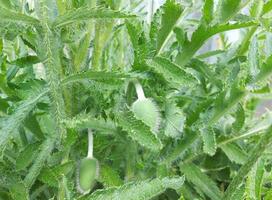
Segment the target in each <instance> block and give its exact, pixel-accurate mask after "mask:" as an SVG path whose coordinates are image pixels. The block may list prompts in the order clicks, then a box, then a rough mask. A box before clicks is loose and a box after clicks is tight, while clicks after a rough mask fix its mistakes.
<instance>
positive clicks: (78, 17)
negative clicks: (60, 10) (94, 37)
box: [53, 7, 135, 27]
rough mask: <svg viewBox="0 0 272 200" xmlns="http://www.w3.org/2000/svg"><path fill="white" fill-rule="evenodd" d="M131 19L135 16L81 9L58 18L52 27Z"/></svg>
mask: <svg viewBox="0 0 272 200" xmlns="http://www.w3.org/2000/svg"><path fill="white" fill-rule="evenodd" d="M131 17H135V15H132V14H125V13H123V12H120V11H114V10H111V9H108V8H107V9H106V8H89V7H83V8H78V9H76V10H72V11H69V12H67V13H65V14H63V15H60V16H58V17H57V18H56V20H55V21H54V23H53V25H54V26H55V27H62V26H65V25H69V24H71V23H74V22H82V21H86V20H90V19H120V18H131Z"/></svg>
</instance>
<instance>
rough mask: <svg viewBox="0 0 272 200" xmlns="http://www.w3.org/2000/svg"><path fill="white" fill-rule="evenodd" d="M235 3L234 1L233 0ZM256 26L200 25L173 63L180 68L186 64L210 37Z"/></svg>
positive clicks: (242, 23) (235, 24)
mask: <svg viewBox="0 0 272 200" xmlns="http://www.w3.org/2000/svg"><path fill="white" fill-rule="evenodd" d="M235 1H236V0H235ZM254 25H257V23H256V22H254V21H248V22H237V23H234V24H229V23H225V24H217V25H213V26H207V25H206V24H201V25H200V26H199V27H198V29H197V30H196V31H195V32H194V33H193V35H192V38H191V41H188V40H186V41H185V42H184V44H183V47H182V50H181V52H180V53H179V54H178V55H177V56H176V60H175V62H176V63H177V64H179V65H180V66H184V65H186V64H188V62H189V61H190V59H191V58H192V57H193V56H194V55H195V53H196V52H197V51H198V49H199V48H200V47H202V45H203V44H204V43H205V42H206V40H207V39H209V38H210V37H211V36H213V35H215V34H217V33H221V32H225V31H229V30H235V29H241V28H245V27H250V26H254Z"/></svg>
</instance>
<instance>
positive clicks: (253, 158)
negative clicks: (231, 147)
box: [223, 126, 272, 200]
mask: <svg viewBox="0 0 272 200" xmlns="http://www.w3.org/2000/svg"><path fill="white" fill-rule="evenodd" d="M271 131H272V127H271V126H270V127H269V128H268V129H267V130H266V132H265V133H264V134H263V135H262V137H261V138H260V140H259V142H258V143H257V144H256V145H255V147H254V149H253V150H251V153H250V154H249V156H248V159H247V161H246V162H245V164H244V165H243V166H242V167H241V168H240V169H239V171H238V172H237V175H236V176H235V177H234V178H233V179H232V181H231V183H230V185H229V186H228V188H227V190H226V192H225V194H224V197H223V200H231V199H232V195H233V194H234V193H235V191H236V190H237V188H238V187H239V186H240V185H241V183H242V182H243V181H244V178H245V177H246V175H247V174H248V173H249V172H250V170H251V169H252V168H253V166H254V165H255V164H256V162H257V161H258V159H259V158H260V157H261V156H262V155H263V154H264V151H265V150H266V149H267V148H268V147H269V146H270V145H271V143H272V137H271Z"/></svg>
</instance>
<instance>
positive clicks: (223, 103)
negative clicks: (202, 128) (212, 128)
mask: <svg viewBox="0 0 272 200" xmlns="http://www.w3.org/2000/svg"><path fill="white" fill-rule="evenodd" d="M226 92H227V91H223V92H222V93H221V94H220V95H218V97H217V99H216V100H215V108H214V114H213V116H212V117H211V119H210V120H209V122H208V123H209V125H212V124H214V123H216V122H217V121H218V120H219V119H220V118H221V117H222V116H223V115H224V114H226V113H227V112H228V111H229V110H231V109H232V108H233V106H235V105H236V104H237V103H238V102H239V101H240V100H241V99H242V98H243V97H245V95H246V92H245V91H244V90H242V88H237V86H236V85H235V84H234V85H233V86H232V87H231V89H230V91H229V96H228V97H227V96H226Z"/></svg>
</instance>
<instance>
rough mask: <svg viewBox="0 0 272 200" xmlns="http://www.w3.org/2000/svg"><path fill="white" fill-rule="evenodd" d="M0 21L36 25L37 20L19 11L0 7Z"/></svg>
mask: <svg viewBox="0 0 272 200" xmlns="http://www.w3.org/2000/svg"><path fill="white" fill-rule="evenodd" d="M0 21H3V22H6V23H9V22H10V23H16V24H19V25H20V23H23V24H29V25H38V24H39V20H38V19H35V18H33V17H30V16H28V15H24V14H21V13H17V12H14V11H11V10H9V9H6V8H3V7H0Z"/></svg>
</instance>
